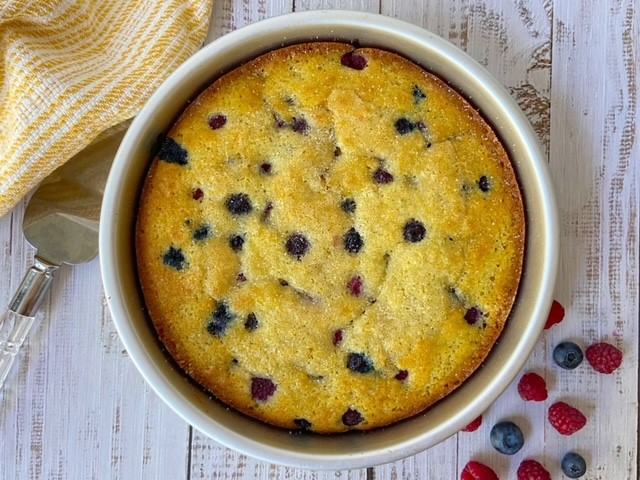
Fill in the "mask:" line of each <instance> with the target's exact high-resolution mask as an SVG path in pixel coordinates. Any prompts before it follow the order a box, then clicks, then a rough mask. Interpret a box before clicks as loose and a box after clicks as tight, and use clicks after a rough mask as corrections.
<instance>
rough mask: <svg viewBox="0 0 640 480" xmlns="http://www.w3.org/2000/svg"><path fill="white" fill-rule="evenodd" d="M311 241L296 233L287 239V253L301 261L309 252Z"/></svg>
mask: <svg viewBox="0 0 640 480" xmlns="http://www.w3.org/2000/svg"><path fill="white" fill-rule="evenodd" d="M309 246H310V244H309V240H307V237H305V236H304V235H302V234H300V233H294V234H292V235H290V236H289V238H288V239H287V243H286V245H285V247H286V249H287V252H289V255H291V256H293V257H296V259H298V260H300V259H301V258H302V257H304V256H305V255H306V254H307V252H308V251H309Z"/></svg>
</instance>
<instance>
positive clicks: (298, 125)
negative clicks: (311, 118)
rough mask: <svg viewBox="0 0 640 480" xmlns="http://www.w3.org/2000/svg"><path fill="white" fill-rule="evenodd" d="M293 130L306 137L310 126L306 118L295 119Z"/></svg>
mask: <svg viewBox="0 0 640 480" xmlns="http://www.w3.org/2000/svg"><path fill="white" fill-rule="evenodd" d="M291 129H292V130H293V131H294V132H296V133H299V134H301V135H306V133H307V132H308V131H309V124H308V123H307V121H306V120H305V119H304V118H295V117H294V118H293V122H292V123H291Z"/></svg>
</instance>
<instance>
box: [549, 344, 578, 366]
mask: <svg viewBox="0 0 640 480" xmlns="http://www.w3.org/2000/svg"><path fill="white" fill-rule="evenodd" d="M583 358H584V356H583V355H582V350H581V349H580V347H579V346H578V345H576V344H575V343H573V342H562V343H559V344H558V345H556V348H554V349H553V361H554V362H556V364H557V365H558V366H559V367H562V368H564V369H565V370H573V369H574V368H576V367H577V366H578V365H580V364H581V363H582V359H583Z"/></svg>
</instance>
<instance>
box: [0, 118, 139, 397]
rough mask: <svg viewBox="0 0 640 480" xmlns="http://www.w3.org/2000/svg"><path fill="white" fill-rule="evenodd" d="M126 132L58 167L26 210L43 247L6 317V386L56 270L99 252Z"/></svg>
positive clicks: (27, 229)
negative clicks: (109, 185) (103, 214)
mask: <svg viewBox="0 0 640 480" xmlns="http://www.w3.org/2000/svg"><path fill="white" fill-rule="evenodd" d="M125 132H126V124H121V126H120V128H118V129H117V130H116V131H115V132H114V133H113V134H112V135H110V136H108V137H106V138H104V139H103V140H101V141H98V142H95V143H93V144H92V145H90V146H89V147H87V148H86V149H84V150H82V151H81V152H80V153H78V154H77V155H76V156H74V157H73V158H71V159H70V160H69V161H68V162H66V163H65V164H64V165H62V166H61V167H60V168H58V169H57V170H55V171H54V172H53V173H52V174H51V175H49V177H47V178H46V179H45V180H44V181H43V182H42V184H41V185H40V186H39V187H38V189H37V190H36V192H35V193H34V194H33V196H32V197H31V199H30V200H29V204H28V205H27V208H26V210H25V214H24V219H23V223H22V229H23V231H24V235H25V238H26V239H27V241H28V242H29V243H30V244H31V245H32V246H33V247H35V248H36V249H37V253H36V255H35V258H34V265H33V266H32V267H31V268H30V269H29V271H28V272H27V274H26V275H25V277H24V279H23V280H22V283H21V284H20V286H19V287H18V291H17V293H16V294H15V296H14V297H13V300H12V301H11V303H10V304H9V308H8V310H7V311H6V312H5V313H4V315H3V316H2V318H0V389H2V386H3V385H4V383H5V380H6V379H7V376H8V374H9V371H10V370H11V366H12V365H13V362H14V360H15V358H16V356H17V354H18V352H19V351H20V347H21V346H22V344H23V343H24V340H25V338H26V337H27V334H28V333H29V329H30V328H31V326H32V325H33V321H34V319H35V316H36V312H37V311H38V308H39V307H40V305H41V303H42V301H43V300H44V298H45V295H46V293H47V291H48V290H49V287H50V286H51V282H52V280H53V273H54V272H55V271H56V270H57V269H58V268H59V267H60V266H61V265H62V264H63V263H66V264H68V265H78V264H80V263H84V262H88V261H89V260H91V259H93V258H94V257H95V256H96V255H97V253H98V225H99V220H100V207H101V204H102V196H103V193H104V187H105V184H106V182H107V176H108V175H109V169H110V168H111V163H112V162H113V158H114V156H115V154H116V151H117V149H118V146H119V145H120V141H121V140H122V137H123V136H124V133H125Z"/></svg>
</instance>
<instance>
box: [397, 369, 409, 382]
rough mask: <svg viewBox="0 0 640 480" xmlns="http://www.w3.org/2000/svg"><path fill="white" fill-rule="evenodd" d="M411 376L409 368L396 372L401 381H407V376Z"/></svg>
mask: <svg viewBox="0 0 640 480" xmlns="http://www.w3.org/2000/svg"><path fill="white" fill-rule="evenodd" d="M408 377H409V371H408V370H400V371H399V372H398V373H396V375H395V377H393V378H395V379H396V380H399V381H401V382H403V381H405V380H406V379H407V378H408Z"/></svg>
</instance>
